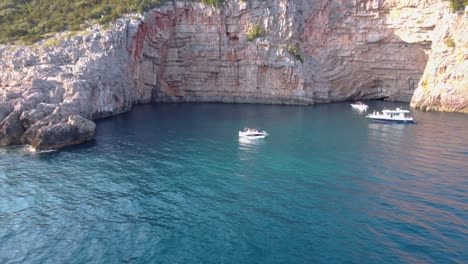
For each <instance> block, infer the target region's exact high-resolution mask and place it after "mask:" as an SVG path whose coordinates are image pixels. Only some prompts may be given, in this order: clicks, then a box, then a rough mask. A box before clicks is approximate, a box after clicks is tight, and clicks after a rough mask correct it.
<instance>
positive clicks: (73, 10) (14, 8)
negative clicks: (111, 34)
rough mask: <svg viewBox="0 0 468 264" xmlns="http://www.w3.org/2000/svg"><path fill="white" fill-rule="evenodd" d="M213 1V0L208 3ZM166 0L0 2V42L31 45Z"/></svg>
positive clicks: (24, 0)
mask: <svg viewBox="0 0 468 264" xmlns="http://www.w3.org/2000/svg"><path fill="white" fill-rule="evenodd" d="M211 1H214V0H211ZM165 2H166V0H0V43H11V42H15V41H20V42H22V43H24V44H31V43H34V42H36V41H38V40H40V39H42V38H44V37H45V36H47V34H49V33H55V32H58V31H62V30H79V29H80V28H81V27H83V24H84V23H85V22H86V21H88V20H93V19H94V20H96V21H97V22H98V23H100V24H106V23H108V22H110V21H113V20H115V19H117V18H119V17H120V16H122V15H123V14H125V13H128V12H140V13H141V12H143V11H146V10H149V9H151V8H153V7H155V6H158V5H160V4H162V3H165Z"/></svg>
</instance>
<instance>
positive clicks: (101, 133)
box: [0, 102, 468, 263]
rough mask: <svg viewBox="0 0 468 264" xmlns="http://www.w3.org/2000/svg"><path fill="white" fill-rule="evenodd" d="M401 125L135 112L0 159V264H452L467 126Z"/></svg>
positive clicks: (443, 118) (463, 222)
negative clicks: (245, 135)
mask: <svg viewBox="0 0 468 264" xmlns="http://www.w3.org/2000/svg"><path fill="white" fill-rule="evenodd" d="M400 105H402V106H403V107H404V108H408V105H405V104H400V103H398V104H395V103H388V102H372V103H370V111H373V110H374V109H375V110H382V109H383V108H384V107H387V108H394V107H396V106H400ZM413 116H414V118H415V119H416V120H417V121H418V124H416V125H399V124H394V125H392V124H376V123H371V122H369V121H368V120H366V118H365V115H363V114H359V113H358V112H355V111H352V110H351V107H350V106H349V104H331V105H317V106H311V107H300V106H268V105H229V104H159V105H145V106H140V107H135V108H134V110H133V111H132V112H130V113H127V114H123V115H120V116H117V117H113V118H109V119H105V120H101V121H98V122H97V135H96V139H95V140H94V141H93V142H91V143H87V144H84V145H82V146H79V147H72V148H68V149H65V150H61V151H56V152H48V153H35V154H34V153H30V152H29V151H28V150H27V149H26V148H19V147H9V148H2V149H0V263H468V227H467V225H468V115H463V114H447V113H431V112H420V111H413ZM245 126H254V127H261V128H264V129H266V130H267V131H268V132H269V133H270V134H271V135H270V136H269V137H267V138H266V139H264V140H258V141H254V142H243V141H239V139H238V136H237V132H238V130H240V129H242V128H243V127H245Z"/></svg>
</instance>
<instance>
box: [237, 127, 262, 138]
mask: <svg viewBox="0 0 468 264" xmlns="http://www.w3.org/2000/svg"><path fill="white" fill-rule="evenodd" d="M266 136H268V133H267V132H266V131H263V130H260V129H258V128H244V131H239V137H241V138H252V139H254V138H264V137H266Z"/></svg>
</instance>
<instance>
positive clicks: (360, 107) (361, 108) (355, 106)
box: [351, 102, 369, 111]
mask: <svg viewBox="0 0 468 264" xmlns="http://www.w3.org/2000/svg"><path fill="white" fill-rule="evenodd" d="M351 107H352V108H353V109H356V110H359V111H367V108H369V106H368V105H366V104H365V103H363V102H356V103H354V104H351Z"/></svg>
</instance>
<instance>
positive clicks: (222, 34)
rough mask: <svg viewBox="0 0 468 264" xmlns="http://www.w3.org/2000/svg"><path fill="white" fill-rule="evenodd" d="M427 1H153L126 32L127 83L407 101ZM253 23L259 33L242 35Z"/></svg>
mask: <svg viewBox="0 0 468 264" xmlns="http://www.w3.org/2000/svg"><path fill="white" fill-rule="evenodd" d="M427 2H430V3H431V5H434V8H436V9H427V5H428V4H420V3H419V2H418V1H405V3H401V2H400V1H351V2H346V3H345V2H342V1H285V0H276V1H251V2H250V1H249V2H242V1H231V2H228V3H227V5H226V8H224V9H221V10H218V9H215V8H212V7H207V6H204V5H201V4H196V3H179V4H178V8H177V10H176V11H175V12H174V10H173V9H172V7H167V8H162V9H158V10H155V11H154V12H152V13H150V14H148V15H147V16H146V17H145V19H144V21H143V24H142V25H141V26H140V27H139V29H138V32H137V35H136V37H135V42H134V48H133V54H132V59H133V63H134V65H133V67H134V70H135V72H136V73H137V74H136V88H137V90H139V91H142V90H145V91H147V94H148V97H147V100H150V96H151V94H152V97H153V100H154V101H164V102H167V101H171V102H180V101H184V102H187V101H189V102H192V101H196V102H207V101H208V102H261V103H292V104H311V103H314V102H334V101H344V100H355V99H388V100H400V101H409V100H410V99H411V96H412V94H413V91H414V89H415V88H416V86H417V84H418V81H419V78H420V76H421V75H422V72H423V71H424V66H425V64H426V61H427V55H426V52H427V51H428V50H429V48H430V39H429V37H428V36H429V34H430V32H431V31H432V29H433V27H434V25H433V24H429V23H425V24H421V25H418V24H417V21H418V19H421V16H422V17H425V18H426V19H427V20H430V21H436V19H434V17H437V16H438V15H439V13H438V12H439V11H438V8H440V7H442V8H443V7H444V6H443V5H441V4H437V3H436V1H427ZM393 10H398V12H397V13H392V12H393ZM255 27H260V28H261V29H262V30H263V34H260V35H259V36H258V38H256V39H254V40H252V41H249V39H248V33H249V31H251V30H252V29H253V28H255ZM397 30H401V31H403V32H405V33H408V32H411V35H413V36H412V38H407V39H402V38H401V37H400V36H399V35H398V34H397V32H396V31H397ZM408 34H410V33H408ZM291 47H295V50H294V51H293V52H291V51H292V50H293V49H292V48H291Z"/></svg>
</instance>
